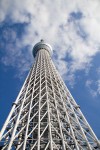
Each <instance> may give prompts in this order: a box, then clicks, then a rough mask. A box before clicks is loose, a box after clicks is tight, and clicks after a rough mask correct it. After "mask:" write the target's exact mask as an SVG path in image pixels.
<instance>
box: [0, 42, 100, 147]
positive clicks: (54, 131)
mask: <svg viewBox="0 0 100 150" xmlns="http://www.w3.org/2000/svg"><path fill="white" fill-rule="evenodd" d="M42 42H43V43H42V44H44V45H45V43H44V41H42ZM40 45H41V42H40ZM40 45H39V43H38V48H39V49H38V50H36V46H37V45H36V46H35V50H36V51H35V56H36V58H35V63H34V65H33V67H32V69H31V71H30V73H29V75H28V76H27V78H26V81H25V83H24V84H23V87H22V89H21V91H20V93H19V95H18V97H17V99H16V101H15V103H14V105H13V107H12V109H11V112H10V114H9V116H8V118H7V120H6V122H5V124H4V126H3V128H2V130H1V132H0V140H1V141H0V144H1V145H2V146H3V147H2V150H15V149H16V150H100V143H99V141H98V139H97V137H96V135H95V134H94V132H93V130H92V129H91V127H90V125H89V124H88V122H87V120H86V119H85V117H84V116H83V114H82V112H81V110H80V108H79V106H78V105H77V103H76V102H75V100H74V99H73V97H72V96H71V94H70V92H69V90H68V89H67V87H66V86H65V84H64V82H63V80H62V79H61V77H60V75H59V73H58V72H57V70H56V68H55V66H54V64H53V62H52V60H51V57H50V52H49V48H50V46H49V48H48V49H47V50H46V49H43V45H42V49H40ZM46 46H47V47H48V45H47V44H46ZM45 48H46V47H45Z"/></svg>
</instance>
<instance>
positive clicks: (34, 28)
mask: <svg viewBox="0 0 100 150" xmlns="http://www.w3.org/2000/svg"><path fill="white" fill-rule="evenodd" d="M72 3H73V5H72ZM40 6H41V7H40ZM99 7H100V1H99V0H95V1H94V0H88V1H87V0H83V1H80V0H76V1H75V0H72V2H71V3H70V1H69V0H54V3H53V5H52V2H51V1H46V0H39V1H36V0H34V1H30V0H24V2H23V1H20V0H13V1H12V0H1V1H0V118H1V119H0V129H1V127H2V125H3V123H4V121H5V119H6V118H7V115H8V113H9V111H10V109H11V105H12V103H13V102H14V101H15V99H16V97H17V95H18V92H19V91H20V88H21V86H22V84H23V82H24V80H25V78H26V76H27V73H28V71H29V69H30V67H31V66H32V63H33V61H34V58H33V56H32V47H33V46H34V44H35V43H37V42H38V41H39V40H40V39H42V38H43V39H44V40H45V41H46V42H48V43H49V44H50V45H51V46H52V48H53V55H52V59H53V61H54V63H55V65H56V67H57V69H58V71H59V73H60V74H61V76H62V78H63V80H64V81H65V83H66V85H67V87H68V88H69V90H70V91H71V94H72V95H73V97H74V98H75V100H76V102H77V103H78V104H79V105H80V106H81V110H82V112H83V113H84V115H85V117H86V118H87V120H88V122H89V123H90V125H91V127H92V128H93V130H94V132H95V133H96V135H97V137H98V138H99V139H100V130H99V128H100V98H99V97H100V34H99V33H100V9H99Z"/></svg>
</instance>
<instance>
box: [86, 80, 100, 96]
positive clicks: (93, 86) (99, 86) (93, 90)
mask: <svg viewBox="0 0 100 150" xmlns="http://www.w3.org/2000/svg"><path fill="white" fill-rule="evenodd" d="M85 85H86V87H87V88H88V91H89V92H90V94H91V95H92V96H93V97H96V96H98V95H100V80H99V79H98V80H97V81H93V80H87V81H86V84H85Z"/></svg>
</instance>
